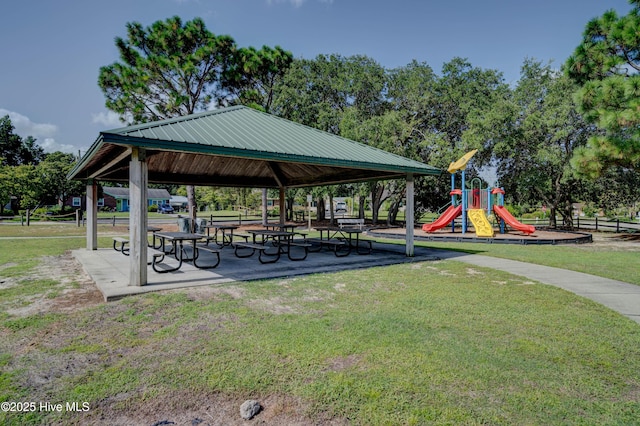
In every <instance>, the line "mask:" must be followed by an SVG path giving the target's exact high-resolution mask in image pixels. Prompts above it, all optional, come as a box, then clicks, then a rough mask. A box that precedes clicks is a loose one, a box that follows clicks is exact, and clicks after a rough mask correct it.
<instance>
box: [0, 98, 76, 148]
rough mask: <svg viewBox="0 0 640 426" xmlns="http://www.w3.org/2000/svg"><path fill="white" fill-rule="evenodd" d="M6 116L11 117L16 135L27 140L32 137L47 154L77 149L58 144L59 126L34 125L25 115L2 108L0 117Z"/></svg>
mask: <svg viewBox="0 0 640 426" xmlns="http://www.w3.org/2000/svg"><path fill="white" fill-rule="evenodd" d="M5 115H8V116H9V119H10V120H11V124H13V127H14V128H15V130H14V133H15V134H16V135H18V136H20V137H21V138H23V139H25V138H27V137H28V136H32V137H34V138H35V139H36V144H37V145H39V146H41V147H42V149H44V151H45V152H54V151H62V152H74V151H75V147H74V146H73V145H68V144H60V143H57V142H56V139H55V138H54V136H55V134H56V133H57V132H58V126H56V125H55V124H50V123H34V122H33V121H31V119H30V118H29V117H27V116H25V115H22V114H20V113H18V112H15V111H9V110H6V109H3V108H0V117H4V116H5Z"/></svg>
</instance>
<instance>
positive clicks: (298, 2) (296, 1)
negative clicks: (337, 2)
mask: <svg viewBox="0 0 640 426" xmlns="http://www.w3.org/2000/svg"><path fill="white" fill-rule="evenodd" d="M318 1H319V2H320V3H328V4H333V0H318ZM306 2H307V0H267V4H269V5H271V4H279V3H291V4H292V5H293V7H300V6H302V5H303V4H304V3H306Z"/></svg>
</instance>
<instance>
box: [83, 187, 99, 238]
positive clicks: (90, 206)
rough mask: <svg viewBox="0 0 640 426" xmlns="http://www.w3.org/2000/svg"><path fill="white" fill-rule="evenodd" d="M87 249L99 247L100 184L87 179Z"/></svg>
mask: <svg viewBox="0 0 640 426" xmlns="http://www.w3.org/2000/svg"><path fill="white" fill-rule="evenodd" d="M86 204H87V250H97V249H98V184H97V183H96V181H95V180H93V179H89V180H88V181H87V203H86Z"/></svg>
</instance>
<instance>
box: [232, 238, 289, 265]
mask: <svg viewBox="0 0 640 426" xmlns="http://www.w3.org/2000/svg"><path fill="white" fill-rule="evenodd" d="M233 246H234V248H235V251H234V253H235V255H236V256H237V257H240V258H243V257H251V256H253V255H254V253H255V252H256V250H257V251H258V252H259V253H260V255H259V257H258V260H260V263H274V262H277V261H278V259H280V248H279V247H278V248H277V250H276V252H275V253H266V251H267V249H268V248H270V247H269V246H267V245H265V244H258V243H248V242H242V241H240V242H237V243H234V244H233ZM239 248H240V249H243V248H244V249H251V253H250V254H240V253H239V252H238V249H239ZM263 255H264V256H265V258H263ZM266 257H270V258H272V259H270V260H265V259H266Z"/></svg>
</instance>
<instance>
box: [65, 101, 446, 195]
mask: <svg viewBox="0 0 640 426" xmlns="http://www.w3.org/2000/svg"><path fill="white" fill-rule="evenodd" d="M131 147H140V148H144V149H145V150H146V153H147V163H148V168H149V182H167V183H182V184H195V185H221V186H222V185H227V186H249V187H260V186H267V187H277V186H288V187H293V186H310V185H320V184H332V183H341V182H349V181H359V180H369V179H392V178H397V177H401V176H405V175H406V174H407V173H412V174H414V175H439V174H440V173H441V170H439V169H436V168H434V167H431V166H428V165H426V164H423V163H420V162H418V161H414V160H411V159H408V158H405V157H401V156H398V155H395V154H392V153H389V152H386V151H382V150H379V149H376V148H373V147H370V146H367V145H364V144H361V143H358V142H355V141H352V140H349V139H345V138H342V137H339V136H336V135H333V134H330V133H327V132H323V131H320V130H317V129H313V128H310V127H307V126H304V125H301V124H298V123H294V122H292V121H289V120H285V119H282V118H279V117H276V116H273V115H270V114H266V113H263V112H260V111H256V110H254V109H251V108H247V107H243V106H237V107H230V108H224V109H219V110H214V111H207V112H203V113H199V114H193V115H188V116H183V117H178V118H175V119H169V120H162V121H156V122H151V123H145V124H140V125H134V126H128V127H123V128H120V129H115V130H110V131H105V132H101V133H100V136H99V137H98V139H97V140H96V142H95V143H94V144H93V145H92V147H91V148H90V150H89V152H88V153H87V154H86V155H85V156H84V157H83V158H82V159H81V160H80V162H79V163H78V165H77V166H76V167H75V168H74V169H73V170H72V171H71V173H70V174H69V177H70V178H72V179H87V178H97V179H103V180H115V181H118V180H127V179H128V161H129V156H128V153H129V152H130V150H131Z"/></svg>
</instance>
